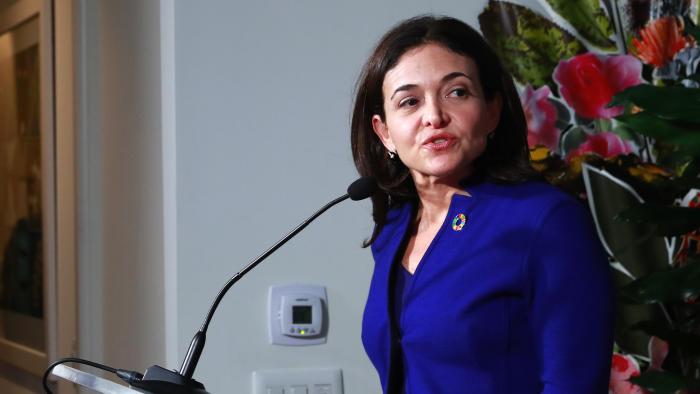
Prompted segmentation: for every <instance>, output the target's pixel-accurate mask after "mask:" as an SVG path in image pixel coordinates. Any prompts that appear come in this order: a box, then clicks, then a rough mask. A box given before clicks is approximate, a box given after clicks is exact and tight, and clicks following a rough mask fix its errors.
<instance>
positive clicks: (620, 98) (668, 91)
mask: <svg viewBox="0 0 700 394" xmlns="http://www.w3.org/2000/svg"><path fill="white" fill-rule="evenodd" d="M626 103H632V104H634V105H636V106H638V107H641V108H643V109H644V110H645V112H647V113H650V114H655V115H658V116H659V117H661V118H667V119H673V120H679V121H683V122H689V123H700V116H698V108H700V89H697V88H686V87H684V86H680V85H673V86H653V85H647V84H642V85H637V86H632V87H630V88H627V89H625V90H623V91H622V92H620V93H618V94H616V95H615V96H614V97H613V99H612V101H610V103H609V104H608V107H613V106H616V105H622V104H626Z"/></svg>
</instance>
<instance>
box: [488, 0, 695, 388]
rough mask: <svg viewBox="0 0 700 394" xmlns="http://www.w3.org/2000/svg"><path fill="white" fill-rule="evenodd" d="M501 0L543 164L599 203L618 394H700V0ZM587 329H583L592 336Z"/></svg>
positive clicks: (501, 32)
mask: <svg viewBox="0 0 700 394" xmlns="http://www.w3.org/2000/svg"><path fill="white" fill-rule="evenodd" d="M539 4H540V5H541V6H542V8H543V9H544V11H545V14H546V16H544V15H541V14H539V13H537V12H535V11H533V10H531V9H529V8H527V7H524V6H520V5H516V4H513V3H509V2H506V1H497V0H490V1H489V3H488V5H487V6H486V8H485V9H484V10H483V11H482V13H481V14H480V15H479V23H480V27H481V31H482V32H483V34H484V36H485V37H486V39H487V40H488V41H489V42H490V43H491V45H492V46H493V47H494V49H495V50H496V51H497V52H498V53H499V55H501V58H502V59H503V61H504V63H505V66H506V67H507V68H508V70H509V71H510V72H511V74H512V75H513V76H514V77H515V79H516V81H517V82H518V84H519V85H520V87H521V102H522V105H523V109H524V111H525V114H526V118H527V123H528V143H529V145H530V149H531V150H530V156H531V161H532V163H533V166H534V167H535V168H536V169H537V170H538V171H540V172H541V173H542V174H543V175H544V177H545V178H546V179H547V180H548V181H549V182H551V183H553V184H555V185H557V186H559V187H561V188H563V189H565V190H567V191H568V192H570V193H572V194H574V195H576V196H577V197H579V198H580V199H581V200H582V201H584V202H585V203H587V204H588V205H589V206H590V208H591V212H592V214H593V217H594V219H595V222H596V227H597V230H598V233H599V236H600V240H601V243H602V244H603V247H604V248H605V249H606V251H607V252H608V254H609V257H610V264H611V268H612V269H613V275H614V278H615V281H616V284H617V287H618V293H619V297H618V298H619V300H618V306H617V311H618V312H617V316H616V329H615V350H614V354H613V355H612V370H611V380H610V385H609V392H610V393H615V394H618V393H648V392H655V393H657V392H659V393H675V392H682V393H700V302H698V298H699V297H700V209H695V208H696V207H700V47H698V41H700V29H699V28H698V27H697V26H696V24H697V21H698V15H699V14H700V10H699V8H700V4H698V0H646V1H644V0H618V1H616V0H601V1H594V0H539ZM582 340H583V339H582Z"/></svg>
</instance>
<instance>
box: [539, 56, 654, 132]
mask: <svg viewBox="0 0 700 394" xmlns="http://www.w3.org/2000/svg"><path fill="white" fill-rule="evenodd" d="M641 73H642V63H641V62H640V61H639V60H637V59H636V58H635V57H634V56H630V55H618V56H603V55H596V54H593V53H584V54H582V55H577V56H574V57H572V58H571V59H569V60H562V61H561V62H559V64H558V65H557V68H556V69H554V75H553V76H554V80H555V81H556V82H557V84H558V85H559V91H560V92H561V95H562V97H564V100H566V103H567V104H569V106H571V107H573V108H574V111H576V113H577V114H579V115H580V116H582V117H584V118H587V119H595V118H612V117H614V116H617V115H619V114H621V113H622V111H623V108H622V106H617V107H612V108H606V107H605V106H606V105H607V104H608V103H609V102H610V99H612V97H613V96H614V95H615V94H617V93H619V92H621V91H623V90H625V89H627V88H628V87H630V86H634V85H638V84H639V83H641Z"/></svg>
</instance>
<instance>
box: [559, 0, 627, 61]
mask: <svg viewBox="0 0 700 394" xmlns="http://www.w3.org/2000/svg"><path fill="white" fill-rule="evenodd" d="M547 3H549V5H550V6H551V7H552V8H553V9H554V10H555V11H556V12H557V13H558V14H559V15H561V16H562V17H563V18H564V19H566V20H567V21H568V22H569V23H571V25H572V26H573V27H574V28H576V30H577V31H578V33H579V34H581V36H582V37H583V38H585V39H586V40H587V41H588V42H590V43H591V44H593V45H595V46H597V47H598V48H600V49H605V50H614V49H615V42H614V41H612V40H611V39H610V37H611V36H612V35H613V33H614V32H613V29H612V26H611V23H610V20H609V19H608V17H607V15H605V12H604V11H603V9H602V8H600V1H598V0H547Z"/></svg>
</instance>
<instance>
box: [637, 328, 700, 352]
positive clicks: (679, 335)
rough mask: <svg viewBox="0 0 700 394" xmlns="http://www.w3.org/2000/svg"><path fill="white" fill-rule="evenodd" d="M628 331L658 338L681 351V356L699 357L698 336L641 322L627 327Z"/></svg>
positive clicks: (699, 341)
mask: <svg viewBox="0 0 700 394" xmlns="http://www.w3.org/2000/svg"><path fill="white" fill-rule="evenodd" d="M629 329H630V330H641V331H644V332H646V333H647V334H649V335H653V336H655V337H659V338H661V339H663V340H664V341H666V342H668V343H669V344H670V345H671V346H674V347H676V348H678V349H681V350H682V351H683V355H684V356H686V357H688V356H700V336H698V335H695V334H688V333H686V332H681V331H677V330H672V329H670V328H668V327H666V326H665V325H663V324H660V323H658V322H656V321H650V320H647V321H642V322H639V323H635V324H633V325H631V326H630V327H629Z"/></svg>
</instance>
